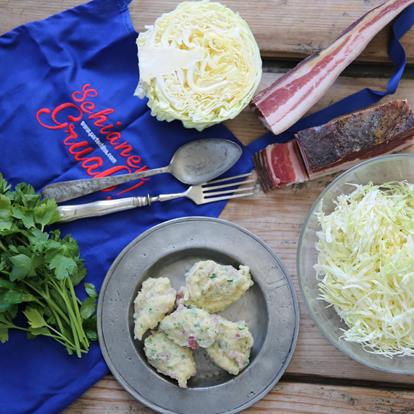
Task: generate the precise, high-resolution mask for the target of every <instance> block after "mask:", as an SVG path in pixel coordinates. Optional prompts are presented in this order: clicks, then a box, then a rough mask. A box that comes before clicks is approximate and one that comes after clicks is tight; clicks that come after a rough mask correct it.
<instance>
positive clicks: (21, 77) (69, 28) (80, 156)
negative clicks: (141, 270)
mask: <svg viewBox="0 0 414 414" xmlns="http://www.w3.org/2000/svg"><path fill="white" fill-rule="evenodd" d="M128 3H129V1H127V0H94V1H91V2H90V3H87V4H85V5H81V6H78V7H75V8H74V9H71V10H67V11H65V12H63V13H59V14H57V15H54V16H52V17H50V18H48V19H46V20H42V21H38V22H34V23H29V24H26V25H24V26H20V27H18V28H16V29H14V30H12V31H11V32H8V33H6V34H4V35H3V36H1V37H0V62H1V64H0V79H1V88H0V154H1V157H0V172H2V173H3V174H4V176H5V177H6V178H7V179H8V180H9V181H10V182H11V183H12V184H17V183H18V182H20V181H26V182H29V183H31V184H32V185H33V186H34V187H35V188H36V189H37V190H41V189H42V187H43V186H45V185H46V184H49V183H52V182H55V181H61V180H68V179H74V178H85V177H100V176H107V175H112V174H117V173H126V172H135V171H140V170H141V169H145V168H156V167H160V166H164V165H167V164H168V162H169V160H170V158H171V156H172V154H173V153H174V152H175V150H176V149H177V148H178V147H179V146H181V145H182V144H184V143H186V142H188V141H190V140H193V139H197V138H202V137H217V138H227V139H231V140H234V141H236V138H235V137H234V136H233V135H232V134H231V132H230V131H229V130H227V129H226V128H225V127H224V126H222V125H219V126H215V127H212V128H209V129H207V130H205V131H203V132H202V133H199V132H197V131H194V130H188V129H185V128H183V127H182V126H181V124H180V123H179V122H173V123H167V122H158V121H157V120H155V119H154V118H153V117H151V115H150V111H149V110H148V108H147V106H146V101H145V100H140V99H137V98H136V97H134V96H133V92H134V90H135V87H136V85H137V82H138V74H137V68H138V64H137V51H136V45H135V40H136V36H137V34H136V32H135V30H134V28H133V26H132V23H131V20H130V15H129V11H128ZM413 21H414V8H413V7H411V8H409V9H407V10H406V12H404V13H403V14H402V15H401V16H400V17H399V19H398V22H397V23H395V24H394V33H393V39H392V42H391V57H392V59H393V60H394V62H395V64H396V66H397V70H396V74H395V75H394V76H393V79H392V80H391V81H390V84H389V86H388V88H387V90H386V91H385V92H379V91H372V90H369V89H366V90H363V91H361V92H359V93H357V94H355V95H353V96H351V97H349V98H346V99H345V100H342V101H341V102H339V103H337V104H335V105H333V106H331V107H329V108H327V109H325V110H323V111H321V112H318V113H316V114H314V115H312V116H310V117H307V118H305V119H303V120H302V121H300V122H299V123H298V124H297V125H295V126H294V127H292V128H291V129H290V130H289V131H288V132H287V133H285V134H282V135H281V136H279V137H275V136H273V135H272V134H270V133H269V134H266V135H265V136H263V137H262V138H260V139H258V140H256V141H255V142H254V143H252V144H251V145H250V146H248V147H244V152H243V156H242V158H241V160H240V161H239V162H238V163H237V165H236V166H234V167H233V168H232V170H231V171H229V172H228V175H233V174H239V173H242V172H247V171H250V170H251V169H252V161H251V156H252V154H253V153H254V152H255V151H257V150H258V149H261V148H263V147H264V146H265V145H267V144H268V143H271V142H276V141H286V140H288V139H291V138H292V134H293V132H294V131H295V130H298V129H302V128H304V127H307V126H312V125H317V124H321V123H324V122H326V121H328V120H330V119H331V118H333V117H335V116H337V115H340V114H343V113H346V112H350V111H352V110H355V109H358V108H362V107H364V106H366V105H368V104H370V103H374V102H376V101H377V100H379V99H380V98H381V97H382V96H384V95H385V94H387V93H391V92H393V91H395V89H396V87H397V85H398V81H399V78H400V77H401V75H402V72H403V70H404V67H405V55H404V51H403V49H402V47H401V45H400V44H399V41H398V39H399V38H400V37H401V36H402V35H403V33H405V31H407V30H408V29H409V27H410V26H411V24H412V22H413ZM183 188H184V187H183V185H181V184H180V183H179V182H177V181H176V180H175V179H173V178H172V177H171V176H169V175H162V176H158V177H153V178H151V179H149V180H145V181H138V182H134V183H129V184H125V185H123V186H119V187H118V188H115V189H112V190H111V191H106V192H100V193H98V194H94V195H91V196H88V197H85V198H83V199H82V202H88V201H93V200H97V199H102V198H111V197H112V198H118V197H123V196H132V195H146V194H147V193H150V194H159V193H163V192H164V193H167V192H176V191H179V190H182V189H183ZM224 205H225V202H219V203H214V204H207V205H204V206H195V205H194V204H192V202H190V201H189V200H185V199H181V200H175V201H171V202H169V203H165V204H161V203H157V204H154V205H153V206H151V207H150V208H142V209H136V210H132V211H127V212H123V213H118V214H114V215H111V216H107V217H101V218H93V219H88V220H82V221H79V222H73V223H70V224H65V225H62V226H61V229H62V232H63V233H71V234H72V235H73V236H74V237H75V238H76V239H77V240H78V242H79V245H80V250H81V255H82V257H83V259H84V260H85V263H86V267H87V270H88V275H87V280H88V281H90V282H92V283H94V284H95V285H96V287H97V288H98V289H99V287H100V285H101V283H102V280H103V278H104V276H105V274H106V272H107V270H108V268H109V266H110V264H111V263H112V261H113V260H114V259H115V257H116V256H117V254H118V253H119V252H120V251H121V250H122V248H123V247H125V245H127V244H128V243H129V242H130V241H131V240H133V239H134V238H135V237H137V236H138V235H139V234H140V233H142V232H143V231H145V230H146V229H148V228H150V227H152V226H154V225H156V224H159V223H161V222H163V221H165V220H170V219H173V218H176V217H182V216H191V215H204V216H212V217H217V216H218V215H219V214H220V212H221V211H222V209H223V207H224ZM0 367H1V369H0V372H1V379H0V384H1V385H0V413H5V414H23V413H57V412H59V411H60V410H62V409H63V408H64V407H65V406H67V405H69V404H70V403H71V402H72V401H74V400H75V399H76V398H78V397H79V396H80V395H81V394H82V393H83V392H84V391H85V390H86V389H87V388H88V387H90V386H91V385H92V384H94V383H95V382H96V381H97V380H99V379H100V378H101V377H102V376H103V375H105V374H107V373H108V369H107V367H106V365H105V363H104V361H103V359H102V355H101V353H100V351H99V347H98V345H97V344H96V343H94V344H93V345H92V347H91V350H90V352H89V353H88V354H87V355H86V356H84V357H83V358H82V359H77V358H76V357H73V356H68V355H67V354H66V352H65V350H64V349H63V348H62V347H61V346H60V345H59V344H57V343H55V342H53V341H51V340H49V339H47V338H37V339H35V340H28V339H26V336H25V334H23V333H20V332H12V333H11V334H10V339H9V341H8V342H7V343H6V344H4V345H1V344H0Z"/></svg>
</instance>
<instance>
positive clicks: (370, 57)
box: [131, 0, 414, 62]
mask: <svg viewBox="0 0 414 414" xmlns="http://www.w3.org/2000/svg"><path fill="white" fill-rule="evenodd" d="M179 2H180V1H179V0H135V1H134V3H133V4H132V7H131V13H132V16H133V21H134V23H135V27H136V28H137V30H138V31H141V30H142V29H143V28H144V26H145V25H147V24H152V23H153V21H154V20H155V19H156V18H157V17H158V16H159V15H160V14H161V13H164V12H167V11H170V10H172V9H173V8H174V7H175V6H176V5H177V4H178V3H179ZM221 3H223V4H225V5H227V6H229V7H230V8H231V9H232V10H235V11H238V12H239V13H240V15H241V16H242V17H243V18H244V19H245V20H246V21H247V22H248V23H249V25H250V27H251V29H252V31H253V33H254V34H255V37H256V40H257V42H258V44H259V46H260V49H261V51H262V55H263V56H264V57H268V58H276V57H279V58H280V57H284V58H298V57H299V58H302V57H304V56H307V55H309V54H311V53H313V52H315V51H318V50H321V49H323V48H325V47H326V46H328V45H329V44H330V43H331V42H332V41H333V40H335V39H336V38H337V37H338V36H339V35H340V33H342V31H343V30H344V29H345V28H346V27H347V26H349V25H350V24H351V23H352V22H353V21H354V20H356V19H357V18H359V17H360V16H361V15H363V14H364V13H365V12H367V11H368V10H370V9H371V8H373V7H375V6H377V5H379V4H381V3H383V0H365V1H364V0H346V1H337V0H312V1H303V0H254V1H252V0H221ZM259 11H260V12H259ZM388 35H389V28H388V29H385V30H383V31H382V32H381V33H380V34H379V35H377V37H376V38H375V39H374V40H373V41H372V42H371V44H370V45H369V46H368V48H367V49H366V50H365V51H364V52H363V53H362V55H361V57H360V58H359V60H360V61H366V62H373V61H374V62H375V61H387V60H388V58H387V48H386V45H387V41H388V40H387V39H388ZM403 43H404V46H405V47H406V48H407V51H408V56H409V57H410V61H414V30H411V31H410V33H409V34H407V35H406V37H405V39H404V42H403Z"/></svg>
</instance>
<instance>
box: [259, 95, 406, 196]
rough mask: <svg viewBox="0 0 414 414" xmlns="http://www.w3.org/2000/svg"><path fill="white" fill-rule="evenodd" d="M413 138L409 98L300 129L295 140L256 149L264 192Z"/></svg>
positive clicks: (329, 171) (397, 146)
mask: <svg viewBox="0 0 414 414" xmlns="http://www.w3.org/2000/svg"><path fill="white" fill-rule="evenodd" d="M413 143H414V113H413V111H412V110H411V108H410V106H409V105H408V103H407V101H405V100H396V101H392V102H388V103H385V104H382V105H377V106H373V107H370V108H367V109H365V110H362V111H357V112H353V113H351V114H349V115H344V116H342V117H339V118H336V119H334V120H333V121H331V122H328V123H327V124H324V125H321V126H318V127H314V128H308V129H305V130H303V131H300V132H298V133H297V134H296V140H294V141H291V142H289V143H287V144H273V145H269V146H267V147H266V148H265V149H264V150H262V151H260V152H258V153H257V154H256V155H255V157H254V164H255V167H256V170H257V175H258V177H259V182H260V184H261V186H262V188H263V191H265V192H266V191H270V190H272V189H274V188H278V187H281V186H286V185H291V184H296V183H301V182H304V181H306V180H309V179H314V178H319V177H322V176H324V175H327V174H332V173H335V172H338V171H341V170H345V169H346V168H348V167H350V166H351V165H353V164H355V163H357V162H358V161H361V160H364V159H367V158H371V157H374V156H377V155H382V154H386V153H392V152H397V151H400V150H402V149H404V148H406V147H408V146H410V145H411V144H413Z"/></svg>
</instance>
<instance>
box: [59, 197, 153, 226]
mask: <svg viewBox="0 0 414 414" xmlns="http://www.w3.org/2000/svg"><path fill="white" fill-rule="evenodd" d="M151 202H152V200H151V197H150V196H149V195H148V196H147V197H126V198H120V199H118V200H102V201H94V202H93V203H86V204H77V205H72V206H59V207H58V210H59V213H60V216H61V219H60V222H68V221H74V220H79V219H82V218H87V217H96V216H104V215H106V214H111V213H116V212H118V211H123V210H130V209H131V208H135V207H144V206H149V205H151Z"/></svg>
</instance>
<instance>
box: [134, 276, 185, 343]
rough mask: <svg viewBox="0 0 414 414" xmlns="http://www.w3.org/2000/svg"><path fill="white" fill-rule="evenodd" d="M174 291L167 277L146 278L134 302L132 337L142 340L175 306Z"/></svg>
mask: <svg viewBox="0 0 414 414" xmlns="http://www.w3.org/2000/svg"><path fill="white" fill-rule="evenodd" d="M176 293H177V292H176V290H175V289H174V288H173V287H172V286H171V282H170V280H169V279H168V278H167V277H158V278H152V277H150V278H148V279H146V280H145V281H144V283H143V284H142V287H141V290H140V291H139V292H138V295H137V297H136V298H135V300H134V322H135V326H134V337H135V339H140V340H141V339H142V337H143V336H144V334H145V332H146V331H147V330H148V329H153V328H155V327H156V326H157V325H158V324H159V322H160V321H161V320H162V319H163V318H164V317H165V315H166V314H167V313H170V312H171V311H172V310H173V309H174V306H175V298H176Z"/></svg>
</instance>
